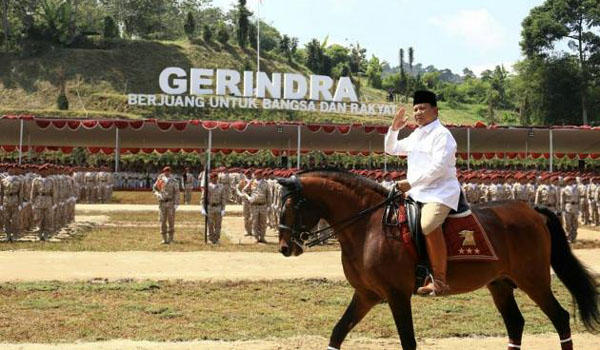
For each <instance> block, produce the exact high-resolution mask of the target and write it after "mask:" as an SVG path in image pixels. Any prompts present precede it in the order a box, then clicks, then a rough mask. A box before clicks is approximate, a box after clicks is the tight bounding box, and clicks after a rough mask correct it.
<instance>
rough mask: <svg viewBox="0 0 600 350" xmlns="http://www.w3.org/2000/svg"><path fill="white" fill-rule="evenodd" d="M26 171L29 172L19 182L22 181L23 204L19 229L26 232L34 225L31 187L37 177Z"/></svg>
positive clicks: (33, 173)
mask: <svg viewBox="0 0 600 350" xmlns="http://www.w3.org/2000/svg"><path fill="white" fill-rule="evenodd" d="M28 170H29V171H27V172H26V173H24V174H22V175H21V180H22V181H23V204H22V210H21V212H20V215H21V228H22V230H27V231H29V230H31V229H32V228H33V226H34V224H35V222H34V220H33V208H32V205H31V203H32V202H31V186H32V184H33V180H34V179H35V178H36V177H37V174H36V173H35V172H32V171H31V169H28Z"/></svg>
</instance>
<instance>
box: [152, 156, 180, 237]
mask: <svg viewBox="0 0 600 350" xmlns="http://www.w3.org/2000/svg"><path fill="white" fill-rule="evenodd" d="M152 192H153V193H154V196H156V198H157V199H158V202H159V203H158V209H159V211H160V234H161V236H162V241H161V244H169V243H172V242H173V239H174V237H175V211H176V210H177V207H178V206H179V183H178V182H177V180H175V179H174V178H172V177H171V168H170V167H165V168H163V170H162V173H161V175H160V176H159V177H158V179H157V180H156V182H155V183H154V185H153V186H152Z"/></svg>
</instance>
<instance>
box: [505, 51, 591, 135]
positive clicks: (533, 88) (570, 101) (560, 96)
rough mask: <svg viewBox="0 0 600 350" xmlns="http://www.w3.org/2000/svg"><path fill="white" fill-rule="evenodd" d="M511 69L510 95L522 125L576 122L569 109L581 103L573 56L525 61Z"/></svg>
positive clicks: (577, 118)
mask: <svg viewBox="0 0 600 350" xmlns="http://www.w3.org/2000/svg"><path fill="white" fill-rule="evenodd" d="M515 69H516V71H517V72H518V74H517V76H516V79H515V83H514V89H515V92H514V95H515V99H516V104H517V106H518V109H519V114H520V116H521V123H522V124H524V125H529V124H530V123H536V124H545V125H553V124H576V123H577V121H578V120H580V115H578V113H577V112H578V111H576V110H574V109H573V106H577V105H579V103H580V101H581V96H580V93H581V91H580V90H579V88H578V87H579V80H578V74H580V72H579V66H578V62H577V58H576V57H573V56H571V55H564V56H559V57H548V58H540V57H538V58H534V59H526V60H524V61H522V62H519V63H517V64H516V65H515Z"/></svg>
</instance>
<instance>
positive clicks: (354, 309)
mask: <svg viewBox="0 0 600 350" xmlns="http://www.w3.org/2000/svg"><path fill="white" fill-rule="evenodd" d="M380 301H381V298H379V297H377V296H376V295H373V294H367V293H360V292H358V291H354V295H353V296H352V301H351V302H350V305H348V308H347V309H346V312H344V315H343V316H342V318H341V319H340V320H339V321H338V323H337V324H336V325H335V327H333V332H331V338H330V339H329V346H328V347H327V349H329V350H339V349H340V347H341V345H342V342H343V341H344V339H346V336H347V335H348V333H349V332H350V330H352V328H354V326H356V325H357V324H358V322H360V320H362V319H363V317H365V315H366V314H367V313H368V312H369V310H371V309H372V308H373V306H375V304H377V303H378V302H380Z"/></svg>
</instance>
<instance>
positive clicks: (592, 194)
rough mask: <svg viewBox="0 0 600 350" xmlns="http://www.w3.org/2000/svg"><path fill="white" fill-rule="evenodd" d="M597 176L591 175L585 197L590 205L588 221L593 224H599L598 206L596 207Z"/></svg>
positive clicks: (599, 211) (599, 208)
mask: <svg viewBox="0 0 600 350" xmlns="http://www.w3.org/2000/svg"><path fill="white" fill-rule="evenodd" d="M598 180H600V178H598V177H591V178H590V184H589V185H588V192H587V198H588V203H589V207H590V221H591V224H593V225H594V226H600V207H598V198H597V195H596V194H597V193H598V187H599V186H598Z"/></svg>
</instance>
